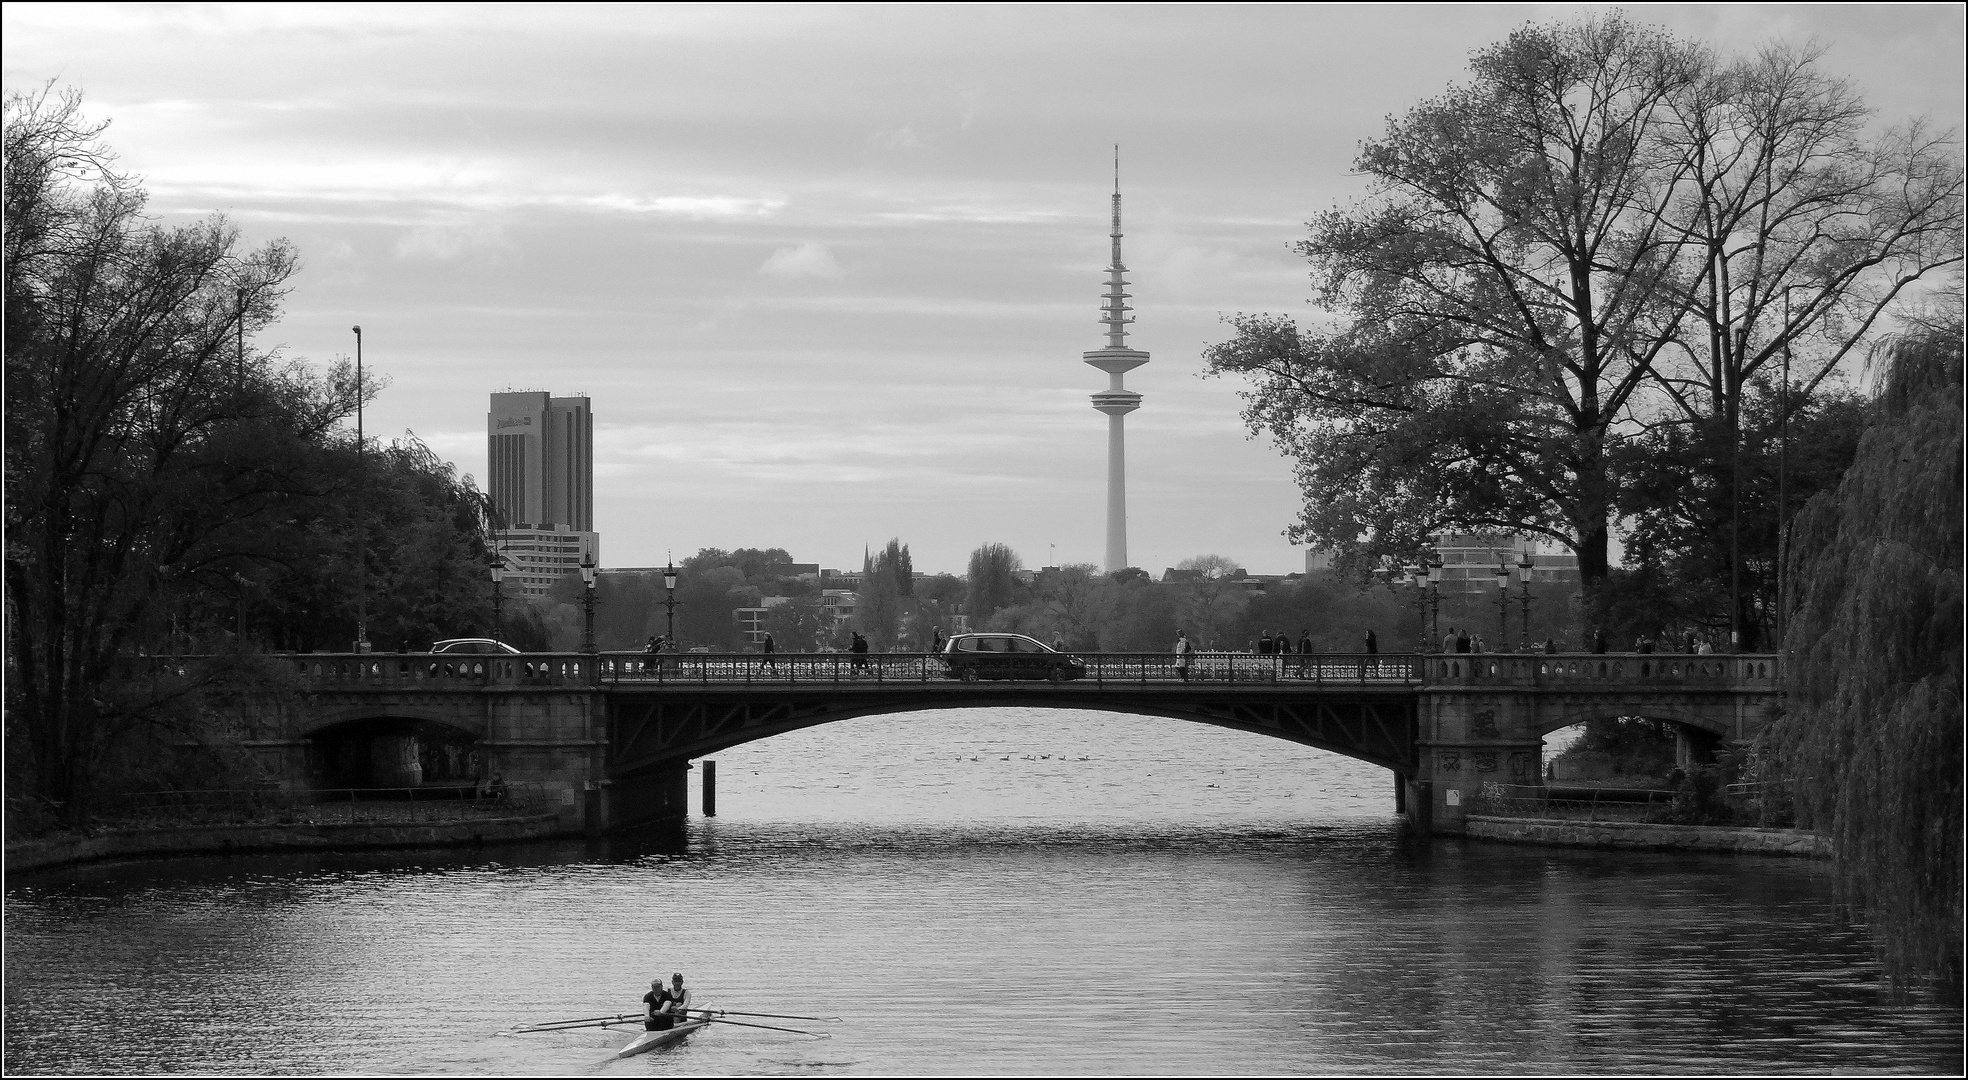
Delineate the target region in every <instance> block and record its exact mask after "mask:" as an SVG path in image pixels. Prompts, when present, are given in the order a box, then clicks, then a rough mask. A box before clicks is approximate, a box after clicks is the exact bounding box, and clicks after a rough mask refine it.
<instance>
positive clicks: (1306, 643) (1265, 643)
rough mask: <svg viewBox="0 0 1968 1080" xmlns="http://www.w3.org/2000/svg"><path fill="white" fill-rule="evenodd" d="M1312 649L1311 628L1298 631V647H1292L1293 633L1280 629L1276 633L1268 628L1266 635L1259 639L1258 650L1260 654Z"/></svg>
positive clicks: (1309, 650)
mask: <svg viewBox="0 0 1968 1080" xmlns="http://www.w3.org/2000/svg"><path fill="white" fill-rule="evenodd" d="M1311 651H1312V631H1310V630H1300V631H1299V632H1298V646H1297V647H1296V648H1293V647H1292V639H1291V635H1290V634H1287V633H1286V632H1284V631H1283V630H1280V631H1278V632H1277V634H1275V635H1274V634H1272V633H1271V631H1269V630H1266V631H1265V632H1264V636H1263V637H1260V638H1258V639H1257V652H1258V654H1259V655H1260V656H1261V655H1265V654H1269V653H1294V652H1296V653H1309V652H1311Z"/></svg>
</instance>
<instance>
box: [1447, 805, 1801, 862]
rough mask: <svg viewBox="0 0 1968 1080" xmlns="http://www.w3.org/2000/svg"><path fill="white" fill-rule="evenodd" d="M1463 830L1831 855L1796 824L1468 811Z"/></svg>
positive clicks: (1541, 839) (1531, 838)
mask: <svg viewBox="0 0 1968 1080" xmlns="http://www.w3.org/2000/svg"><path fill="white" fill-rule="evenodd" d="M1465 829H1466V835H1468V836H1471V837H1475V838H1477V839H1482V840H1501V841H1503V842H1505V843H1511V844H1550V845H1552V846H1554V847H1591V848H1628V849H1633V850H1638V851H1722V852H1732V853H1735V854H1739V855H1795V856H1799V857H1802V858H1810V859H1828V858H1831V838H1830V837H1827V836H1822V835H1820V834H1818V833H1814V832H1804V831H1802V830H1799V829H1743V828H1733V827H1728V826H1721V825H1650V824H1644V823H1641V822H1637V821H1561V820H1555V819H1548V818H1513V817H1492V816H1489V815H1487V814H1470V815H1469V816H1468V817H1467V818H1466V819H1465Z"/></svg>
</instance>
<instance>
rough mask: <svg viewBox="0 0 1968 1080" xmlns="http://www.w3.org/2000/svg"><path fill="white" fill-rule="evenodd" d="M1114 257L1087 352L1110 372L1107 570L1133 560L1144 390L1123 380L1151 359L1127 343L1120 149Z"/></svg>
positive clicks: (1104, 401) (1096, 399) (1106, 401)
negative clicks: (1136, 449) (1136, 450)
mask: <svg viewBox="0 0 1968 1080" xmlns="http://www.w3.org/2000/svg"><path fill="white" fill-rule="evenodd" d="M1109 235H1110V236H1111V237H1112V239H1113V244H1114V249H1113V259H1112V261H1111V262H1110V263H1109V265H1108V267H1107V292H1106V293H1105V294H1104V296H1103V298H1104V299H1105V301H1106V303H1105V304H1103V305H1102V307H1101V315H1100V322H1101V323H1103V324H1104V325H1105V326H1106V327H1107V346H1106V348H1102V349H1094V350H1092V351H1090V352H1087V353H1083V354H1082V356H1083V357H1084V358H1085V360H1086V362H1087V363H1089V364H1091V365H1093V366H1094V367H1097V368H1099V369H1100V370H1102V371H1104V372H1106V373H1107V389H1105V390H1103V391H1101V392H1100V393H1098V394H1095V395H1093V407H1094V408H1096V409H1098V410H1100V411H1101V412H1104V413H1106V414H1107V570H1108V572H1109V573H1112V572H1113V571H1115V570H1119V569H1121V568H1123V567H1125V566H1127V565H1128V557H1127V419H1126V418H1127V414H1129V413H1131V412H1133V411H1134V410H1136V409H1138V408H1140V407H1141V395H1140V394H1137V393H1135V392H1134V391H1132V390H1129V389H1128V388H1127V387H1126V386H1124V385H1122V381H1121V377H1122V376H1123V375H1125V374H1126V373H1127V372H1129V371H1132V370H1134V369H1135V368H1138V367H1140V366H1141V365H1143V364H1145V363H1147V362H1148V354H1147V353H1145V352H1142V351H1141V350H1139V349H1130V348H1128V347H1127V334H1128V331H1127V324H1129V323H1131V322H1133V321H1134V319H1133V318H1131V317H1130V316H1129V315H1128V312H1129V311H1131V310H1133V309H1132V308H1130V307H1129V306H1128V303H1127V301H1128V299H1129V296H1130V294H1129V293H1127V292H1125V291H1123V290H1124V289H1125V288H1126V287H1127V284H1128V282H1127V276H1126V275H1127V266H1126V264H1124V263H1122V262H1121V155H1120V148H1119V147H1116V148H1115V150H1114V226H1113V230H1112V232H1111V233H1110V234H1109Z"/></svg>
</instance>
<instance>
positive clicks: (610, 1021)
mask: <svg viewBox="0 0 1968 1080" xmlns="http://www.w3.org/2000/svg"><path fill="white" fill-rule="evenodd" d="M640 1019H642V1017H640V1016H635V1015H631V1014H629V1013H622V1014H621V1015H619V1016H603V1017H597V1018H595V1019H594V1020H556V1021H553V1022H551V1023H546V1024H534V1025H531V1026H529V1027H520V1028H512V1029H510V1030H507V1031H501V1032H499V1034H501V1035H525V1034H527V1033H528V1032H534V1031H571V1030H573V1029H574V1028H584V1027H601V1028H605V1027H611V1026H613V1025H615V1024H626V1023H631V1022H633V1021H637V1020H640Z"/></svg>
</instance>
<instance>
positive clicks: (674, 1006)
mask: <svg viewBox="0 0 1968 1080" xmlns="http://www.w3.org/2000/svg"><path fill="white" fill-rule="evenodd" d="M642 1006H643V1008H642V1026H643V1030H645V1031H668V1030H670V1029H671V1028H672V1027H675V1026H676V1022H677V1018H678V1017H679V1016H683V1014H684V1011H685V1010H687V1009H688V1008H689V1007H690V991H688V990H686V989H684V986H683V972H681V971H679V972H677V973H676V974H674V975H671V976H670V985H669V986H667V987H666V986H664V985H663V980H661V979H657V980H656V981H654V982H652V983H650V984H649V992H648V993H647V994H644V995H642Z"/></svg>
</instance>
